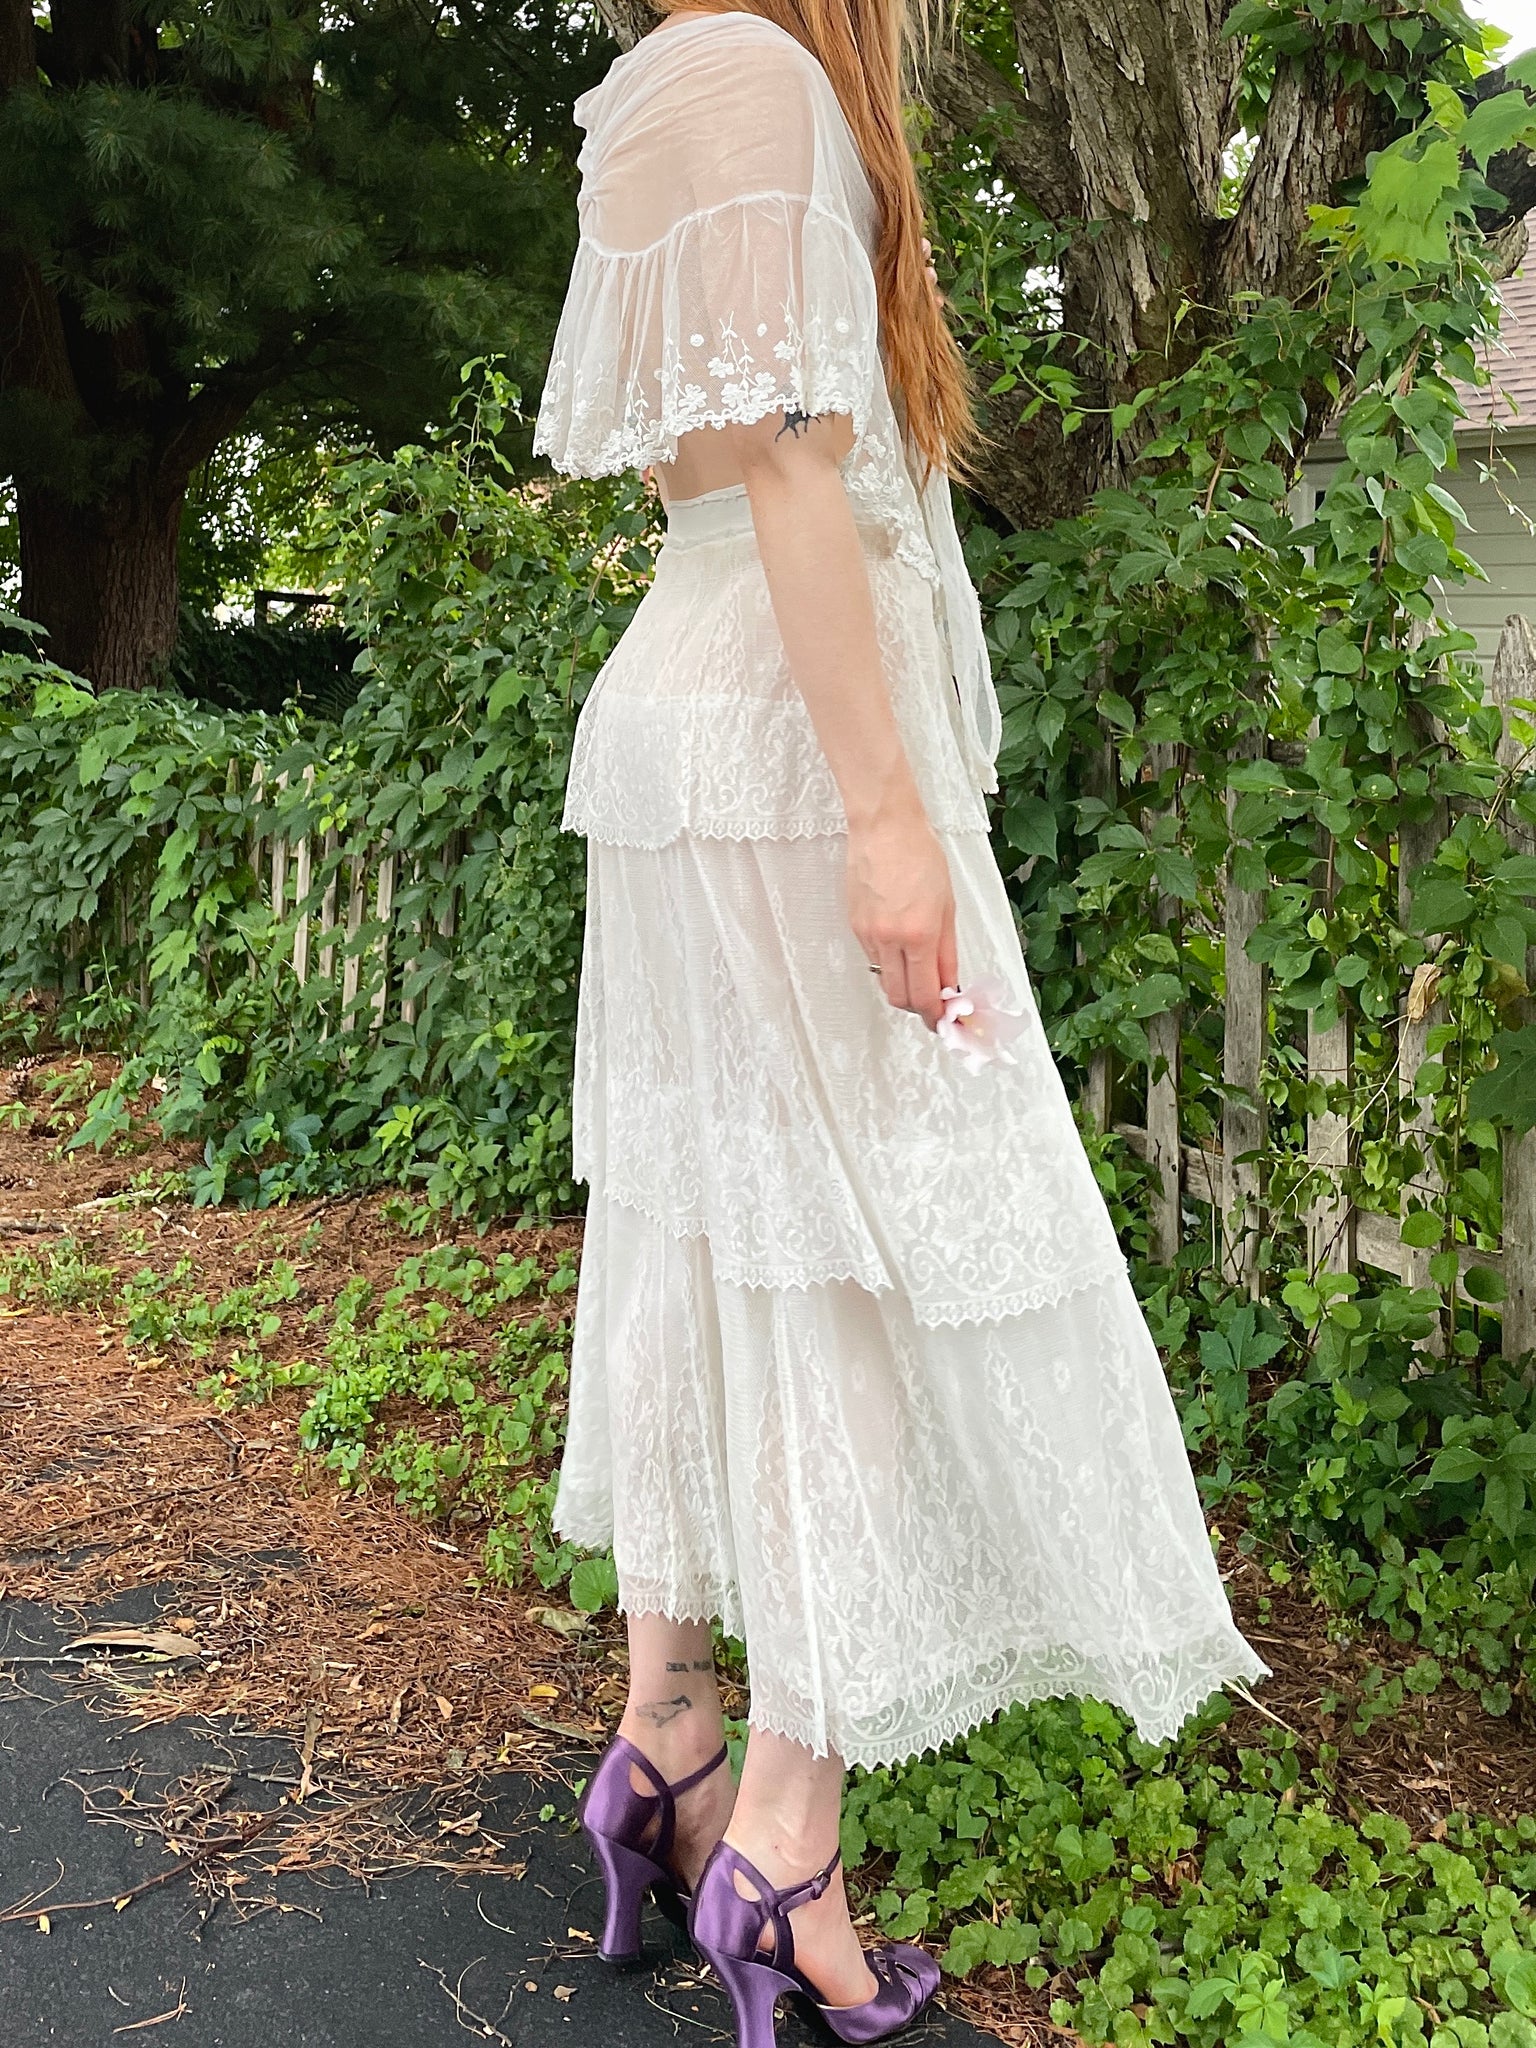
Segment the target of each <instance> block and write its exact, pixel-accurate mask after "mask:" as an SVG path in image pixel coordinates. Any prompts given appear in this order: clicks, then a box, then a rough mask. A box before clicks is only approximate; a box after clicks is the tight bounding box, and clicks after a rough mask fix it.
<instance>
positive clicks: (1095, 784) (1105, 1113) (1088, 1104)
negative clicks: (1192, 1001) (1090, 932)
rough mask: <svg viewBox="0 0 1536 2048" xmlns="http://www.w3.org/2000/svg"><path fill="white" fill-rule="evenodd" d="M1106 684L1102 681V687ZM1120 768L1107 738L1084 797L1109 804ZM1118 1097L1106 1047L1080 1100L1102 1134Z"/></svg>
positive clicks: (1091, 760) (1092, 1063)
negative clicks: (1093, 797)
mask: <svg viewBox="0 0 1536 2048" xmlns="http://www.w3.org/2000/svg"><path fill="white" fill-rule="evenodd" d="M1103 680H1104V679H1103V678H1101V686H1102V682H1103ZM1119 768H1120V763H1119V756H1118V754H1117V753H1116V752H1115V743H1114V741H1113V740H1112V739H1109V738H1107V737H1106V738H1105V740H1104V743H1103V745H1102V746H1101V747H1099V748H1098V750H1097V751H1096V752H1095V753H1092V754H1090V755H1089V757H1088V760H1087V763H1086V765H1085V767H1084V770H1083V791H1084V794H1085V795H1087V796H1096V797H1099V798H1100V799H1102V801H1103V802H1105V803H1109V802H1110V801H1111V799H1112V798H1113V796H1114V793H1115V784H1116V781H1117V779H1118V776H1119ZM1077 958H1078V962H1079V964H1081V962H1082V958H1083V949H1082V947H1081V945H1079V946H1078V948H1077ZM1114 1096H1115V1077H1114V1067H1113V1065H1112V1064H1111V1061H1110V1055H1109V1047H1108V1046H1107V1045H1102V1046H1100V1047H1099V1049H1098V1051H1097V1052H1095V1053H1090V1054H1089V1056H1088V1075H1087V1079H1086V1080H1085V1081H1084V1083H1083V1090H1082V1094H1081V1096H1080V1097H1079V1098H1078V1099H1079V1101H1080V1102H1081V1104H1082V1109H1083V1114H1084V1116H1085V1117H1086V1118H1087V1119H1088V1121H1089V1123H1090V1124H1092V1126H1093V1128H1094V1129H1095V1130H1096V1131H1098V1132H1100V1133H1101V1134H1102V1133H1103V1132H1105V1131H1107V1130H1108V1129H1109V1122H1110V1118H1111V1116H1112V1115H1113V1114H1114Z"/></svg>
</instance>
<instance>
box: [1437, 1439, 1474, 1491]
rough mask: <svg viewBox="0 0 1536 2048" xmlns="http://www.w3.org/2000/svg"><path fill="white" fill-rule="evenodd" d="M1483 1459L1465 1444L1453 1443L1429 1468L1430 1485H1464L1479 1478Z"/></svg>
mask: <svg viewBox="0 0 1536 2048" xmlns="http://www.w3.org/2000/svg"><path fill="white" fill-rule="evenodd" d="M1482 1472H1483V1460H1482V1458H1481V1457H1480V1456H1479V1454H1478V1453H1477V1452H1476V1451H1474V1450H1469V1449H1468V1448H1467V1446H1466V1445H1465V1444H1453V1445H1452V1446H1451V1448H1450V1449H1449V1450H1448V1451H1442V1452H1441V1453H1440V1455H1439V1456H1438V1457H1437V1458H1436V1460H1435V1462H1434V1463H1433V1465H1431V1466H1430V1468H1429V1483H1430V1485H1431V1486H1466V1485H1467V1484H1468V1483H1469V1482H1470V1481H1471V1480H1474V1479H1478V1478H1481V1476H1482Z"/></svg>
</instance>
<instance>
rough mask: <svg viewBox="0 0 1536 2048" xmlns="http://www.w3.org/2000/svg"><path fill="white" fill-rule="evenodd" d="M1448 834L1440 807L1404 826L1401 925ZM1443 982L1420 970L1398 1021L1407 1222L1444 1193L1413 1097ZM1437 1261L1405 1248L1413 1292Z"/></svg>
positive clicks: (1435, 1333) (1428, 1110) (1432, 1344)
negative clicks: (1407, 1155) (1414, 1165)
mask: <svg viewBox="0 0 1536 2048" xmlns="http://www.w3.org/2000/svg"><path fill="white" fill-rule="evenodd" d="M1447 830H1448V822H1447V817H1446V808H1445V805H1444V804H1443V803H1437V804H1436V805H1435V807H1434V810H1433V812H1432V814H1431V815H1430V817H1428V818H1427V819H1425V820H1424V821H1423V822H1422V823H1420V824H1404V825H1401V826H1399V828H1398V835H1397V915H1398V922H1399V923H1400V924H1402V925H1404V926H1405V927H1406V926H1407V925H1408V924H1409V923H1410V921H1411V918H1412V911H1413V888H1412V879H1413V873H1414V870H1415V869H1416V868H1421V867H1423V866H1424V864H1425V863H1426V861H1430V860H1433V858H1434V856H1435V849H1436V848H1437V847H1438V846H1439V844H1440V842H1441V840H1442V839H1444V837H1445V835H1446V832H1447ZM1437 979H1438V976H1437V974H1436V970H1435V965H1434V961H1433V959H1430V960H1428V961H1426V962H1425V963H1424V965H1423V966H1422V967H1419V968H1417V969H1416V970H1415V972H1414V975H1413V979H1412V981H1411V982H1410V983H1409V985H1408V991H1407V994H1406V995H1405V996H1404V998H1403V1001H1402V1003H1401V1005H1400V1007H1399V1010H1398V1017H1397V1097H1398V1103H1399V1110H1398V1129H1399V1133H1400V1135H1401V1136H1402V1137H1403V1138H1404V1139H1405V1140H1407V1139H1417V1141H1418V1144H1419V1147H1420V1149H1421V1151H1422V1152H1423V1154H1424V1164H1423V1165H1422V1166H1421V1167H1420V1168H1419V1171H1418V1173H1417V1174H1416V1175H1415V1176H1414V1178H1413V1179H1412V1180H1411V1181H1409V1182H1408V1183H1407V1184H1406V1185H1405V1186H1404V1188H1403V1191H1402V1195H1401V1198H1400V1201H1399V1209H1400V1212H1401V1214H1403V1215H1404V1216H1406V1215H1407V1214H1408V1211H1409V1209H1410V1207H1411V1205H1412V1203H1413V1202H1414V1201H1418V1202H1420V1203H1422V1204H1423V1205H1424V1206H1425V1207H1427V1208H1431V1209H1432V1208H1434V1207H1435V1205H1436V1204H1437V1203H1438V1202H1439V1201H1440V1200H1441V1199H1442V1197H1443V1196H1444V1193H1445V1183H1444V1181H1443V1180H1442V1179H1441V1176H1440V1169H1439V1168H1438V1167H1437V1166H1436V1164H1435V1157H1434V1150H1433V1147H1434V1140H1435V1114H1434V1109H1433V1106H1432V1105H1431V1104H1429V1103H1427V1102H1424V1103H1421V1102H1419V1100H1418V1099H1417V1097H1416V1096H1415V1094H1414V1086H1413V1083H1414V1076H1415V1075H1416V1074H1417V1073H1418V1071H1419V1068H1420V1067H1421V1066H1422V1065H1423V1064H1424V1061H1425V1059H1426V1058H1427V1057H1428V1050H1429V1031H1430V1022H1431V1019H1432V1016H1433V1013H1434V1008H1435V983H1436V980H1437ZM1433 1257H1434V1251H1433V1249H1432V1247H1430V1246H1428V1245H1411V1244H1405V1245H1404V1246H1403V1247H1402V1277H1403V1279H1404V1281H1405V1282H1406V1283H1407V1284H1408V1286H1410V1287H1428V1286H1429V1285H1430V1284H1431V1282H1430V1277H1429V1262H1430V1260H1431V1259H1432V1258H1433ZM1422 1348H1423V1349H1424V1350H1426V1351H1429V1352H1431V1353H1433V1354H1434V1355H1436V1356H1437V1357H1438V1356H1440V1355H1442V1354H1443V1353H1444V1350H1445V1331H1444V1328H1443V1327H1442V1326H1441V1325H1440V1324H1439V1323H1437V1324H1436V1326H1435V1328H1434V1329H1433V1330H1431V1332H1430V1334H1429V1336H1428V1337H1427V1338H1426V1339H1425V1341H1424V1345H1423V1347H1422Z"/></svg>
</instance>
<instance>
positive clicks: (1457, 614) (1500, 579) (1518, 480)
mask: <svg viewBox="0 0 1536 2048" xmlns="http://www.w3.org/2000/svg"><path fill="white" fill-rule="evenodd" d="M1499 462H1500V465H1501V467H1500V469H1499V474H1498V483H1497V485H1495V484H1494V483H1493V482H1492V481H1485V480H1484V474H1483V473H1484V472H1485V471H1486V469H1487V468H1488V450H1487V443H1486V439H1485V440H1484V443H1483V446H1482V447H1481V448H1473V447H1463V448H1462V450H1461V454H1460V465H1461V466H1460V467H1459V468H1458V469H1454V470H1447V471H1446V472H1444V473H1443V474H1442V476H1441V478H1440V482H1441V484H1442V485H1443V486H1444V488H1445V489H1446V490H1447V491H1449V492H1450V494H1451V496H1452V497H1453V498H1454V499H1455V500H1456V502H1457V503H1458V504H1459V505H1460V506H1461V508H1462V510H1463V511H1464V512H1465V513H1466V515H1467V522H1468V525H1467V531H1466V532H1465V533H1464V534H1463V535H1462V537H1461V545H1462V547H1463V548H1464V549H1465V550H1466V552H1467V553H1468V554H1469V555H1470V556H1471V557H1472V559H1473V561H1474V562H1476V563H1478V564H1479V566H1480V567H1481V568H1482V570H1483V572H1484V574H1485V575H1486V576H1487V578H1488V581H1487V582H1486V583H1481V582H1467V583H1450V584H1446V585H1444V586H1443V587H1442V589H1441V591H1440V593H1439V599H1440V603H1441V606H1442V608H1443V609H1444V610H1445V611H1446V612H1447V613H1448V614H1449V616H1450V617H1451V618H1452V619H1454V620H1455V622H1456V624H1457V625H1458V626H1462V627H1464V628H1465V629H1466V630H1467V632H1469V633H1472V634H1474V635H1475V636H1476V639H1477V652H1478V656H1479V659H1480V660H1481V661H1483V662H1484V663H1485V664H1488V665H1491V664H1492V661H1493V657H1494V653H1495V650H1496V649H1497V647H1498V644H1499V634H1500V633H1501V632H1502V630H1503V627H1504V621H1505V620H1506V619H1507V618H1508V617H1509V615H1510V613H1511V612H1523V613H1524V614H1525V616H1526V617H1527V618H1528V619H1532V620H1536V537H1533V534H1532V527H1533V526H1536V446H1531V445H1523V444H1517V445H1514V446H1510V445H1509V444H1508V443H1507V442H1506V443H1505V444H1504V445H1503V446H1502V447H1501V448H1500V450H1499ZM1334 467H1335V465H1334V463H1332V462H1330V461H1328V460H1326V459H1323V460H1320V461H1313V462H1309V463H1308V464H1307V465H1306V466H1305V468H1304V469H1303V471H1302V482H1301V483H1300V485H1299V486H1298V487H1297V491H1296V494H1295V496H1296V499H1297V500H1299V502H1298V503H1297V504H1296V516H1297V517H1299V518H1304V519H1310V518H1311V516H1312V512H1313V509H1314V507H1315V505H1316V502H1317V494H1318V492H1320V491H1321V490H1323V489H1325V488H1326V487H1327V482H1328V479H1329V477H1330V476H1331V475H1332V474H1333V470H1334ZM1506 500H1508V502H1507V503H1506ZM1521 513H1524V514H1525V517H1526V519H1529V520H1530V522H1531V526H1527V525H1526V524H1525V521H1524V520H1523V519H1522V518H1521V517H1520V515H1521Z"/></svg>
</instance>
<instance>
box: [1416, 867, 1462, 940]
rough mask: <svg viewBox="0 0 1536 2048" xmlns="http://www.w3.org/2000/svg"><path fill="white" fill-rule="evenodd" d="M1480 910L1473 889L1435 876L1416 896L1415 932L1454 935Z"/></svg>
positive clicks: (1417, 889) (1445, 877) (1432, 876)
mask: <svg viewBox="0 0 1536 2048" xmlns="http://www.w3.org/2000/svg"><path fill="white" fill-rule="evenodd" d="M1475 908H1476V905H1475V902H1474V900H1473V896H1472V892H1471V890H1470V889H1466V888H1463V887H1462V885H1461V883H1460V882H1453V881H1451V880H1450V878H1449V877H1448V876H1442V875H1431V876H1430V878H1429V880H1428V881H1425V882H1421V883H1420V884H1419V886H1418V887H1417V888H1416V889H1415V890H1414V892H1413V928H1414V930H1415V931H1420V932H1449V931H1454V930H1455V928H1456V926H1457V925H1459V924H1465V923H1466V921H1467V919H1468V918H1469V917H1470V916H1471V915H1472V912H1473V910H1474V909H1475Z"/></svg>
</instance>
